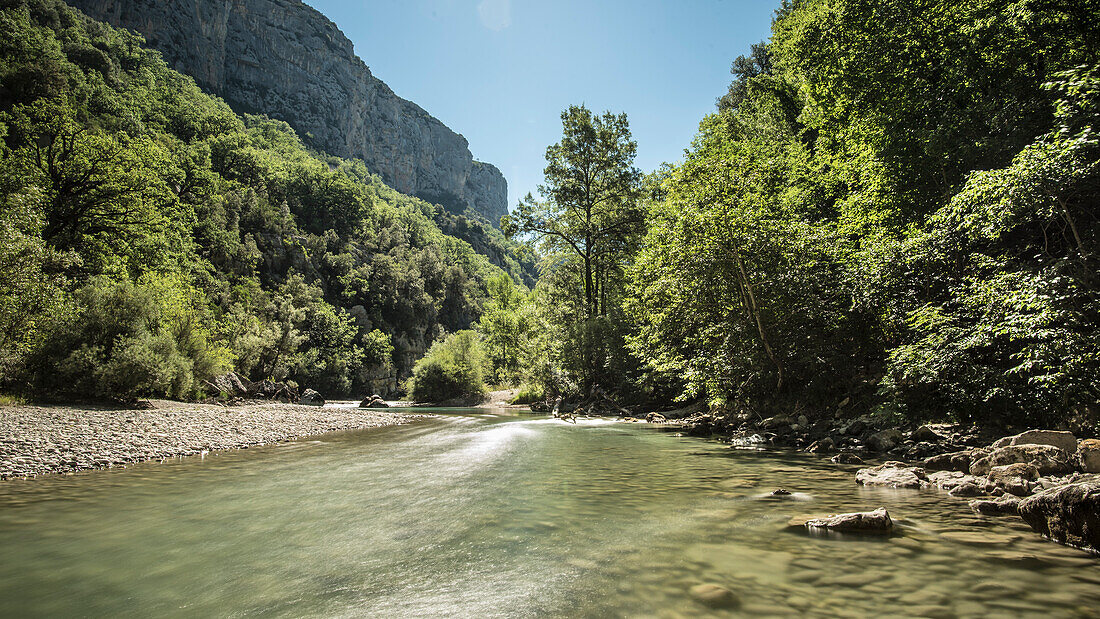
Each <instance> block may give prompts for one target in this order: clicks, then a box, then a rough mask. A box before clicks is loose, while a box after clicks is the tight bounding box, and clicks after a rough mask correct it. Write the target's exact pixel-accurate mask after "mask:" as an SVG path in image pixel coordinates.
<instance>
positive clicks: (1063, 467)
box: [971, 443, 1074, 475]
mask: <svg viewBox="0 0 1100 619" xmlns="http://www.w3.org/2000/svg"><path fill="white" fill-rule="evenodd" d="M1016 463H1025V464H1026V463H1031V464H1034V465H1035V468H1036V469H1038V471H1039V474H1040V475H1058V474H1062V473H1069V472H1071V471H1073V468H1074V467H1073V465H1072V464H1071V463H1070V459H1069V454H1067V453H1066V452H1065V451H1064V450H1062V449H1061V448H1058V447H1054V446H1053V445H1041V444H1037V443H1025V444H1019V445H1009V446H1005V447H998V448H996V449H994V450H993V452H992V453H990V454H989V466H990V470H992V468H993V467H996V466H1003V465H1006V464H1016ZM973 472H974V470H973V465H971V473H973Z"/></svg>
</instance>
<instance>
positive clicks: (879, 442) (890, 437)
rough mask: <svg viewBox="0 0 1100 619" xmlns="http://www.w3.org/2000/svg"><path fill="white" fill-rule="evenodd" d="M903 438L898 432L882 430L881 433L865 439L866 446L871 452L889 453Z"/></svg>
mask: <svg viewBox="0 0 1100 619" xmlns="http://www.w3.org/2000/svg"><path fill="white" fill-rule="evenodd" d="M904 438H905V437H904V435H902V433H901V432H900V431H898V430H894V429H890V430H883V431H881V432H875V433H874V434H872V435H871V436H869V437H867V446H868V447H869V448H871V450H872V451H878V452H883V451H890V450H891V449H893V448H894V447H896V446H897V444H898V443H900V442H901V441H902V439H904Z"/></svg>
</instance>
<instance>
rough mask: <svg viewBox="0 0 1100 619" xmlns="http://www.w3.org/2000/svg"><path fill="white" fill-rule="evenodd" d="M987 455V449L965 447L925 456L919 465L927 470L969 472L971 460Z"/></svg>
mask: <svg viewBox="0 0 1100 619" xmlns="http://www.w3.org/2000/svg"><path fill="white" fill-rule="evenodd" d="M987 455H989V450H987V449H966V450H964V451H954V452H951V453H945V454H940V455H938V456H932V457H931V458H926V459H925V460H924V461H923V462H921V466H923V467H924V468H925V469H927V470H929V471H961V472H963V473H968V472H970V463H971V462H973V461H974V460H976V459H980V458H982V457H984V456H987Z"/></svg>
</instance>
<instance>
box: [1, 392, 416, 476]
mask: <svg viewBox="0 0 1100 619" xmlns="http://www.w3.org/2000/svg"><path fill="white" fill-rule="evenodd" d="M422 417H423V415H406V414H401V413H389V412H379V411H374V410H370V411H366V410H359V409H341V408H318V407H316V406H299V405H296V404H280V403H259V404H245V405H240V406H233V407H224V406H213V405H205V404H187V403H182V402H169V401H163V400H156V401H154V402H153V407H152V408H150V409H148V410H139V411H134V410H130V409H121V408H111V407H74V406H48V407H47V406H11V407H5V408H0V436H3V437H5V438H4V439H3V440H2V441H0V479H13V478H27V477H36V476H38V475H45V474H49V473H71V472H73V471H78V470H82V469H92V468H109V467H117V466H121V465H125V464H129V463H132V462H141V461H145V460H163V459H165V458H176V457H181V456H191V455H198V454H201V453H203V452H207V451H213V450H217V449H241V448H247V447H249V446H252V445H262V444H264V443H274V442H280V441H286V440H290V439H295V438H300V437H303V436H313V435H317V434H324V433H326V432H335V431H339V430H355V429H360V428H372V427H380V426H387V425H396V424H402V423H409V422H411V421H413V420H415V419H419V418H422Z"/></svg>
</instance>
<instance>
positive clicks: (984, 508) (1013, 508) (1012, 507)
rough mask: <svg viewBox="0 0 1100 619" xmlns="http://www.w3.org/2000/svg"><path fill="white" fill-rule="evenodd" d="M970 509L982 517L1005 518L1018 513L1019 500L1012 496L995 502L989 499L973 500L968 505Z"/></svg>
mask: <svg viewBox="0 0 1100 619" xmlns="http://www.w3.org/2000/svg"><path fill="white" fill-rule="evenodd" d="M968 505H970V509H972V510H974V511H975V512H977V513H979V514H982V515H983V516H1006V515H1016V514H1019V513H1020V499H1018V498H1016V497H1014V496H1006V497H1003V498H1000V499H997V500H995V501H991V500H989V499H975V500H973V501H970V502H969V503H968Z"/></svg>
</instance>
